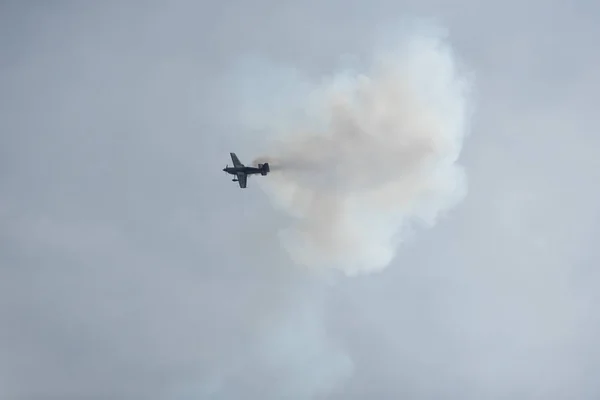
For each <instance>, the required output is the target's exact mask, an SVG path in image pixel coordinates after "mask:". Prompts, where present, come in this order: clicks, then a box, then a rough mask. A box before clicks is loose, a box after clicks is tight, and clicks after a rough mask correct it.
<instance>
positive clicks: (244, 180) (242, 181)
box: [237, 172, 248, 189]
mask: <svg viewBox="0 0 600 400" xmlns="http://www.w3.org/2000/svg"><path fill="white" fill-rule="evenodd" d="M237 178H238V184H239V185H240V187H241V188H242V189H244V188H245V187H246V183H247V180H248V175H246V174H244V173H243V172H238V173H237Z"/></svg>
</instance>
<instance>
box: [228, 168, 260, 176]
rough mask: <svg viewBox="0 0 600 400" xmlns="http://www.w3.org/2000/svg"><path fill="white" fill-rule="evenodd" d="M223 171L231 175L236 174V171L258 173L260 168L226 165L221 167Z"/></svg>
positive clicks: (249, 173) (247, 173) (250, 173)
mask: <svg viewBox="0 0 600 400" xmlns="http://www.w3.org/2000/svg"><path fill="white" fill-rule="evenodd" d="M223 171H225V172H227V173H228V174H231V175H237V174H238V173H240V172H241V173H242V174H246V175H252V174H260V173H261V172H262V169H260V168H256V167H227V168H223Z"/></svg>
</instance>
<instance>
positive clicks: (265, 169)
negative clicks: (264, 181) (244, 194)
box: [223, 153, 270, 189]
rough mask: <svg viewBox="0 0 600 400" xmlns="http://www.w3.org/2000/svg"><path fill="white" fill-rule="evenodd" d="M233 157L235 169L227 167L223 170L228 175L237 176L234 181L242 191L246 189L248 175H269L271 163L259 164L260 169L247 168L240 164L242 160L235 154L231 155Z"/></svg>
mask: <svg viewBox="0 0 600 400" xmlns="http://www.w3.org/2000/svg"><path fill="white" fill-rule="evenodd" d="M229 154H230V155H231V161H233V167H230V166H229V165H227V166H226V167H225V168H223V171H225V172H227V173H228V174H231V175H235V178H233V179H232V180H233V181H234V182H237V183H238V184H239V185H240V187H241V188H242V189H244V188H245V187H246V182H247V180H248V175H254V174H261V175H262V176H265V175H267V174H268V173H269V171H270V169H269V163H264V164H258V167H246V166H245V165H244V164H242V163H241V162H240V159H239V158H238V157H237V156H236V155H235V153H229Z"/></svg>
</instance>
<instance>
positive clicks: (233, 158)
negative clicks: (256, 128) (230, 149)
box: [229, 153, 244, 168]
mask: <svg viewBox="0 0 600 400" xmlns="http://www.w3.org/2000/svg"><path fill="white" fill-rule="evenodd" d="M229 155H231V161H233V166H234V167H236V168H239V167H243V166H244V164H242V163H241V162H240V159H239V158H238V156H236V155H235V153H229Z"/></svg>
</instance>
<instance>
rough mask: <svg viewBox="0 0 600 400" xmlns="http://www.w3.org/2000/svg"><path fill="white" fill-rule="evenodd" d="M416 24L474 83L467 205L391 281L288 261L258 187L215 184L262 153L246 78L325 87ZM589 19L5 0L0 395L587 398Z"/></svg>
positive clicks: (570, 13) (592, 352) (590, 320)
mask: <svg viewBox="0 0 600 400" xmlns="http://www.w3.org/2000/svg"><path fill="white" fill-rule="evenodd" d="M413 17H424V18H433V19H434V20H436V21H437V24H438V25H439V26H440V27H441V28H443V29H446V30H447V35H448V36H447V38H448V41H449V43H450V44H451V46H452V47H453V49H454V51H455V52H456V54H457V55H458V58H459V61H460V63H463V64H464V67H465V70H467V71H470V72H471V73H472V74H473V76H474V79H475V90H474V93H473V105H474V107H475V113H474V115H473V118H472V120H471V127H470V130H469V136H468V137H467V139H466V140H465V143H464V148H463V151H462V154H461V161H460V163H461V164H462V165H464V166H465V170H466V173H467V176H468V194H467V196H466V197H465V199H464V200H463V201H462V203H460V204H459V205H458V206H457V207H456V208H455V209H453V210H452V211H451V212H450V213H449V214H448V215H447V216H446V217H445V218H442V219H440V221H439V222H438V223H437V225H436V226H434V227H432V228H431V229H427V230H419V231H418V232H417V233H416V234H415V235H414V236H413V237H411V239H410V240H409V242H408V243H406V244H405V245H404V246H402V247H401V248H400V249H399V251H398V253H397V255H396V258H395V259H394V261H393V262H392V263H391V264H390V265H389V266H388V267H387V268H386V269H385V270H384V271H383V272H380V273H376V274H372V275H367V276H359V277H353V278H343V277H340V276H338V275H336V274H319V273H315V272H314V271H312V270H308V269H306V268H303V267H301V266H296V265H294V264H293V263H292V262H291V260H290V257H289V255H288V254H287V253H286V252H285V251H284V249H282V247H281V245H280V242H279V240H278V236H277V233H278V231H279V230H280V229H281V228H282V227H283V226H285V225H286V223H287V222H288V221H287V219H286V216H285V215H282V213H281V212H280V211H279V210H277V209H274V208H273V207H272V205H271V203H270V202H269V199H268V198H267V196H266V195H265V193H264V192H263V191H262V190H261V186H260V185H258V184H257V180H258V179H268V177H267V178H262V177H261V178H251V179H250V181H249V188H248V189H247V190H245V191H241V190H239V189H238V188H237V187H236V185H235V184H234V183H233V182H231V180H230V179H228V178H227V177H225V175H224V173H223V172H222V171H221V168H223V167H224V165H225V164H226V163H228V162H229V163H230V160H229V159H228V153H229V151H236V152H237V153H238V155H239V156H240V157H241V158H242V159H243V160H242V161H250V160H251V159H252V158H253V157H254V156H258V155H259V152H260V151H261V150H262V146H263V145H264V143H263V142H264V132H263V131H262V130H261V127H260V126H255V127H252V128H249V127H248V125H247V124H245V123H244V122H245V121H244V120H243V118H242V117H241V115H242V108H243V107H242V103H241V102H240V97H239V93H240V90H241V89H242V88H240V86H239V84H240V82H241V81H248V80H249V79H251V77H246V76H243V69H240V68H239V66H240V65H242V63H244V62H245V61H247V60H248V59H261V60H266V62H269V63H272V64H273V65H281V66H283V68H290V69H295V70H296V71H298V73H299V74H301V75H303V76H306V77H308V79H314V80H315V81H318V80H319V79H321V78H322V77H323V76H324V75H329V74H332V73H333V72H335V71H336V70H337V69H338V68H339V66H340V62H341V61H340V60H342V59H345V57H348V56H349V55H350V56H351V55H355V56H357V57H361V56H364V55H365V54H368V53H369V52H370V51H371V49H372V48H373V46H375V45H377V44H378V42H377V33H378V32H379V31H380V28H381V27H382V26H386V27H389V26H392V27H393V26H396V24H397V26H399V27H401V26H405V25H403V24H406V23H407V22H406V21H413V19H412V18H413ZM599 17H600V8H599V6H598V5H595V4H594V3H593V2H587V1H580V2H577V1H575V2H571V3H570V4H567V3H566V2H560V3H559V2H541V1H540V2H530V3H527V4H525V3H521V2H517V1H506V2H493V3H492V2H475V1H471V0H461V1H459V2H453V3H452V4H450V3H448V2H442V1H440V2H434V1H418V2H417V1H415V2H400V1H394V2H392V1H371V2H369V4H368V5H367V3H364V2H348V1H344V2H342V1H329V2H320V1H319V2H317V1H303V2H297V3H295V4H292V3H285V4H284V3H281V4H280V3H279V2H249V1H239V2H233V1H232V2H228V3H221V2H214V3H213V4H208V3H203V4H200V3H197V2H171V4H169V5H167V3H166V2H164V3H160V2H152V3H150V2H145V3H144V4H142V3H134V2H129V3H125V2H123V3H117V2H114V3H112V4H109V3H102V4H100V3H99V2H98V3H96V4H94V5H92V4H88V3H86V4H84V3H80V2H68V1H55V2H34V1H31V2H16V1H15V2H3V3H2V5H1V6H0V49H1V50H2V51H1V53H2V57H1V58H0V238H1V240H0V273H1V279H0V398H6V399H13V398H18V399H21V398H24V399H40V398H58V397H60V398H82V397H86V398H134V397H135V398H149V399H188V398H217V399H235V398H272V399H282V398H292V399H311V398H319V399H328V398H353V397H354V398H373V397H374V396H375V397H378V398H410V399H426V398H437V399H505V398H511V399H595V398H598V396H600V384H598V376H599V374H600V350H598V349H600V341H599V340H598V337H600V318H599V317H598V314H597V312H596V311H595V308H596V307H595V304H597V302H598V300H600V295H598V294H597V293H598V289H600V274H599V273H598V272H597V268H596V267H597V265H598V261H599V260H600V253H599V251H598V248H597V245H596V241H595V240H594V239H595V238H597V237H598V234H600V230H599V228H598V222H599V220H600V216H599V211H600V206H599V204H600V189H599V188H598V187H597V185H596V183H597V182H599V181H600V161H598V155H597V153H598V151H597V149H599V148H600V137H599V136H598V128H599V127H600V126H599V125H600V123H599V121H598V117H597V110H596V107H597V104H598V103H599V100H600V99H599V98H598V97H599V95H598V93H599V92H600V74H599V73H598V72H597V70H598V69H597V64H598V57H597V55H596V54H595V53H596V47H597V38H598V37H600V28H599V27H598V21H599V19H600V18H599ZM399 29H400V28H399ZM240 74H241V75H240ZM277 87H278V86H277V85H275V84H274V87H272V88H268V90H265V93H264V94H262V93H261V94H258V95H259V96H260V95H263V96H265V97H267V98H268V96H269V94H272V93H277ZM261 101H263V102H264V103H265V104H266V103H268V102H267V101H266V100H265V98H263V99H262V100H261Z"/></svg>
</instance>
